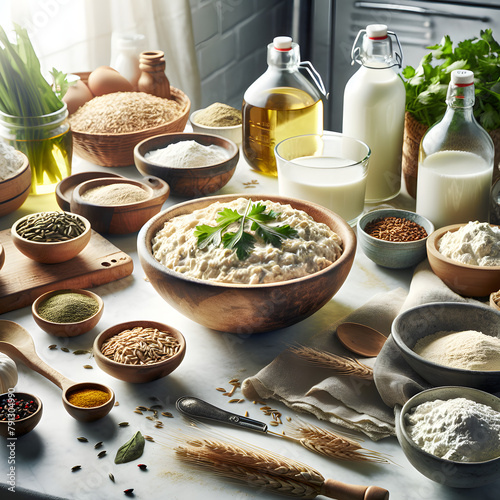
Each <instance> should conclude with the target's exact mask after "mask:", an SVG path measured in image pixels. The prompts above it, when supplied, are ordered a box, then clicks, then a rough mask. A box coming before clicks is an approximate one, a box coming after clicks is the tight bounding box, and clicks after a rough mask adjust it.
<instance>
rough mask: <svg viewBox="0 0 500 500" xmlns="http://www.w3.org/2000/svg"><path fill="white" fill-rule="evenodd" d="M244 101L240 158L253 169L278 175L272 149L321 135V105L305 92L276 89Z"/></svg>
mask: <svg viewBox="0 0 500 500" xmlns="http://www.w3.org/2000/svg"><path fill="white" fill-rule="evenodd" d="M253 101H254V103H255V104H259V105H254V104H252V103H248V102H245V101H243V108H242V113H243V144H242V148H243V154H244V155H245V158H246V160H247V161H248V163H249V164H250V165H251V167H252V168H254V169H255V170H258V171H260V172H262V173H264V174H269V175H274V176H276V175H277V171H276V159H275V157H274V147H275V146H276V144H278V143H279V142H281V141H283V140H284V139H288V138H289V137H294V136H297V135H304V134H320V135H321V134H322V133H323V102H322V101H321V99H319V100H317V101H315V100H314V99H313V98H312V97H311V96H310V95H309V94H308V93H307V92H305V91H303V90H301V89H297V88H292V87H279V88H273V89H269V90H265V91H263V92H262V94H261V95H260V96H258V99H253Z"/></svg>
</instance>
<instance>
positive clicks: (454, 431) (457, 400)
mask: <svg viewBox="0 0 500 500" xmlns="http://www.w3.org/2000/svg"><path fill="white" fill-rule="evenodd" d="M396 435H397V438H398V441H399V443H400V445H401V448H402V449H403V452H404V454H405V455H406V457H407V458H408V461H409V462H410V463H411V464H412V465H413V467H415V469H417V470H418V471H419V472H420V473H421V474H423V475H424V476H426V477H427V478H429V479H431V480H432V481H435V482H437V483H439V484H442V485H446V486H452V487H455V488H476V487H479V486H483V485H485V484H488V483H491V482H493V481H497V480H498V477H499V475H500V399H499V398H498V397H496V396H494V395H493V394H489V393H487V392H483V391H478V390H477V389H470V388H468V387H461V386H446V387H437V388H433V389H428V390H426V391H422V392H420V393H418V394H416V395H415V396H413V397H412V398H410V399H409V400H408V401H407V402H406V404H405V405H404V406H403V408H402V409H400V408H399V407H397V408H396ZM466 497H467V498H478V496H477V495H466Z"/></svg>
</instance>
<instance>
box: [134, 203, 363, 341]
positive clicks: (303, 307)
mask: <svg viewBox="0 0 500 500" xmlns="http://www.w3.org/2000/svg"><path fill="white" fill-rule="evenodd" d="M240 197H245V198H250V199H252V200H253V201H258V200H270V201H274V202H278V203H281V204H290V205H291V206H292V207H293V208H296V209H299V210H303V211H304V212H306V213H308V214H309V215H311V216H312V217H313V218H314V220H316V221H317V222H323V223H325V224H326V225H328V226H329V227H330V228H331V229H332V230H333V231H335V232H336V233H337V234H338V235H339V236H340V237H341V238H342V242H343V252H342V255H341V256H340V257H339V259H338V260H337V261H336V262H334V263H333V264H331V265H330V266H328V267H327V268H325V269H323V270H322V271H319V272H317V273H314V274H311V275H309V276H305V277H302V278H296V279H292V280H288V281H282V282H278V283H266V284H258V285H247V284H231V283H215V282H210V281H204V280H199V279H194V278H188V277H186V276H184V275H182V274H180V273H176V272H174V271H172V270H170V269H168V268H166V267H165V266H163V265H162V264H160V263H159V262H158V261H157V260H156V259H155V258H154V257H153V254H152V246H151V241H152V239H153V237H154V235H155V234H156V233H157V232H158V231H159V230H160V229H161V228H162V227H163V225H164V223H165V222H166V221H167V220H169V219H171V218H173V217H175V216H178V215H182V214H187V213H191V212H193V211H194V210H197V209H200V208H204V207H207V206H208V205H210V204H212V203H213V202H215V201H220V202H229V201H232V200H234V199H237V198H240ZM137 248H138V253H139V258H140V262H141V264H142V267H143V269H144V272H145V273H146V276H147V277H148V279H149V281H150V282H151V284H152V285H153V287H154V288H155V290H156V291H157V292H158V293H159V294H160V296H161V297H162V298H163V299H164V300H166V301H167V302H168V303H169V304H170V305H171V306H172V307H174V308H175V309H177V310H178V311H180V312H181V313H182V314H184V315H185V316H187V317H188V318H190V319H192V320H194V321H196V322H197V323H200V324H202V325H204V326H206V327H207V328H212V329H214V330H220V331H224V332H232V333H240V334H249V333H257V332H265V331H269V330H276V329H278V328H283V327H286V326H290V325H293V324H295V323H297V322H299V321H301V320H303V319H305V318H307V317H308V316H310V315H311V314H313V313H314V312H316V311H317V310H318V309H320V308H321V307H323V306H324V305H325V304H326V303H327V302H328V301H329V300H330V299H331V298H332V297H333V296H334V295H335V293H337V291H338V290H339V288H340V287H341V286H342V284H343V283H344V281H345V279H346V278H347V275H348V274H349V271H350V269H351V266H352V263H353V260H354V254H355V251H356V236H355V235H354V232H353V231H352V229H351V228H350V226H349V225H348V224H347V223H346V222H345V221H344V220H343V219H342V218H341V217H340V216H338V215H337V214H335V213H333V212H331V211H330V210H328V209H326V208H324V207H322V206H320V205H316V204H315V203H310V202H306V201H302V200H298V199H294V198H287V197H284V196H271V195H269V196H268V195H260V196H257V195H256V196H246V195H223V196H213V197H209V198H204V199H197V200H192V201H188V202H185V203H180V204H178V205H175V206H173V207H171V208H169V209H167V210H165V211H163V212H161V213H160V214H158V215H157V216H155V217H153V218H152V219H151V220H150V221H148V222H147V223H146V224H145V225H144V226H143V227H142V229H141V231H140V232H139V236H138V242H137Z"/></svg>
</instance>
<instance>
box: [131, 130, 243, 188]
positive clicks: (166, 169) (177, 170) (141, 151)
mask: <svg viewBox="0 0 500 500" xmlns="http://www.w3.org/2000/svg"><path fill="white" fill-rule="evenodd" d="M134 159H135V165H136V167H137V170H139V172H141V173H142V174H143V175H154V176H156V177H159V178H160V179H163V180H164V181H165V182H167V183H168V185H169V186H170V189H171V190H172V193H174V194H176V195H179V196H185V197H188V198H193V197H196V198H198V197H201V196H206V195H210V194H213V193H215V192H216V191H218V190H219V189H221V188H222V187H223V186H225V185H226V184H227V183H228V182H229V180H230V179H231V177H232V176H233V174H234V172H235V170H236V165H237V164H238V159H239V149H238V146H237V145H236V144H235V143H234V142H233V141H231V140H229V139H225V138H224V137H219V136H217V135H213V134H212V135H209V134H198V133H194V134H192V133H178V134H165V135H158V136H156V137H151V138H149V139H145V140H144V141H142V142H140V143H139V144H137V146H136V147H135V150H134Z"/></svg>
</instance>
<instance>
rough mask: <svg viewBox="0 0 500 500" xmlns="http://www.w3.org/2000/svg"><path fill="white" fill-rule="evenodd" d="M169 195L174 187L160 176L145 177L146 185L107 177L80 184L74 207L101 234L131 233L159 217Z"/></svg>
mask: <svg viewBox="0 0 500 500" xmlns="http://www.w3.org/2000/svg"><path fill="white" fill-rule="evenodd" d="M169 194H170V186H169V185H168V184H167V183H166V182H165V181H164V180H162V179H159V178H158V177H153V176H149V177H145V178H144V179H143V181H142V182H141V181H134V180H131V179H125V178H113V177H103V178H99V179H91V180H88V181H85V182H82V183H81V184H78V185H77V186H76V187H75V189H74V190H73V194H72V197H71V203H70V206H71V211H72V212H74V213H76V214H80V215H82V216H84V217H85V218H87V219H88V220H89V221H90V223H91V224H92V227H93V228H94V229H95V230H96V231H97V232H99V233H108V234H129V233H134V232H136V231H139V229H140V228H141V227H142V226H143V224H144V223H146V222H147V221H148V220H149V219H150V218H151V217H153V216H154V215H156V214H157V213H158V212H159V211H160V210H161V208H162V206H163V203H164V202H165V200H166V199H167V198H168V196H169Z"/></svg>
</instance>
